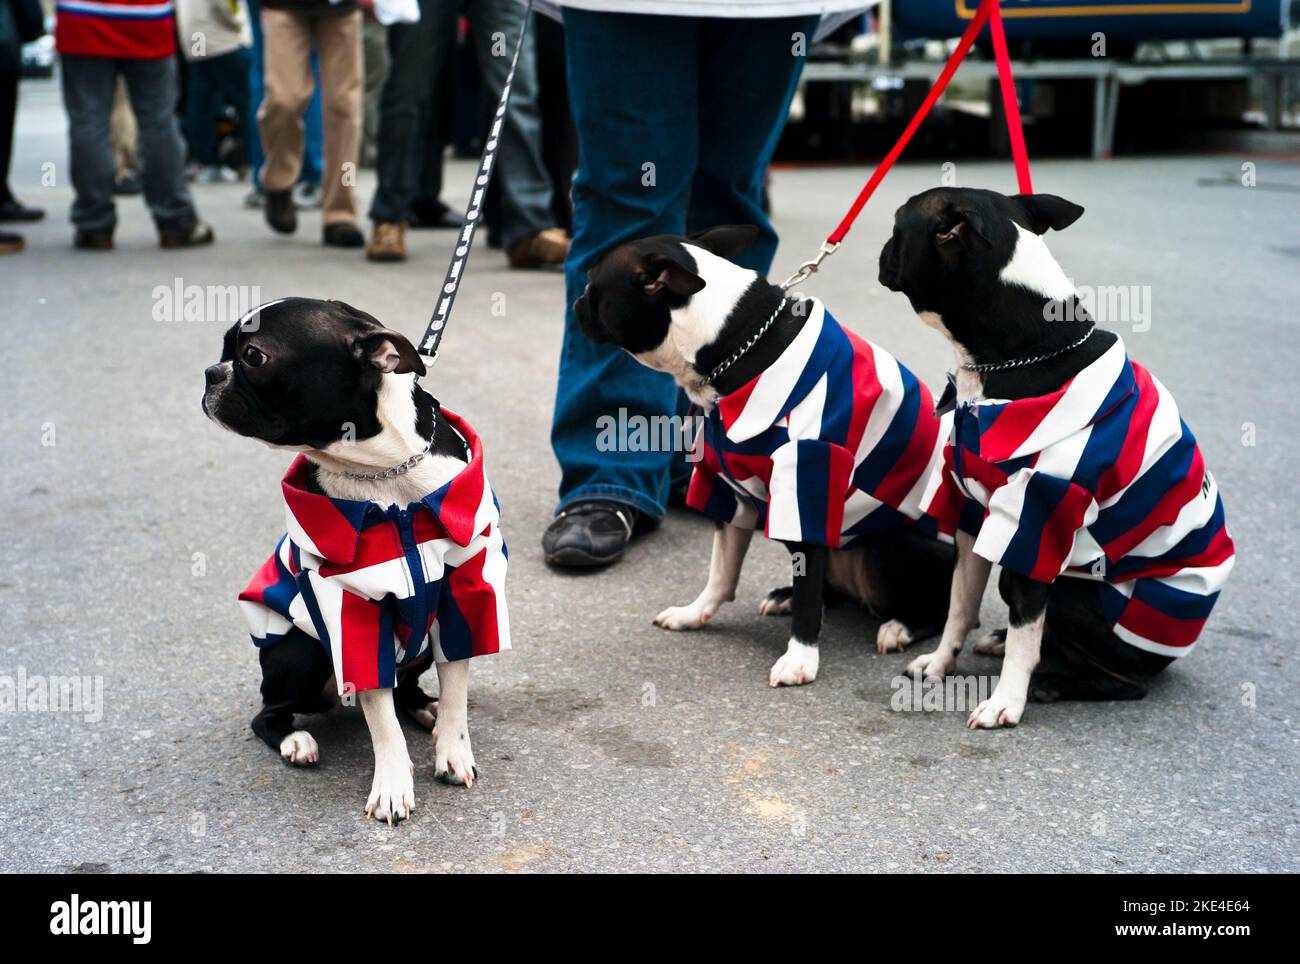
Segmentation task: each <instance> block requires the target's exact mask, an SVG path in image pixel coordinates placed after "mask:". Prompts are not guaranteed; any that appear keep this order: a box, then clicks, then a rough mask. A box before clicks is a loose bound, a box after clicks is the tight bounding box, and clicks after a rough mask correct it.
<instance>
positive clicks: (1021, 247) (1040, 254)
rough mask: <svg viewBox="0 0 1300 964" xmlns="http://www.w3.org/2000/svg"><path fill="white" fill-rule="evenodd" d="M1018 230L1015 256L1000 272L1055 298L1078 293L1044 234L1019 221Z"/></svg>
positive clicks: (1009, 281)
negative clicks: (1042, 236)
mask: <svg viewBox="0 0 1300 964" xmlns="http://www.w3.org/2000/svg"><path fill="white" fill-rule="evenodd" d="M1012 223H1013V224H1014V223H1015V222H1012ZM1016 234H1017V239H1016V249H1015V251H1013V252H1011V260H1010V261H1008V262H1007V264H1006V267H1005V268H1003V269H1002V273H1001V274H1000V275H999V277H1000V278H1001V279H1002V281H1003V283H1004V284H1009V285H1019V286H1020V287H1022V288H1025V289H1027V290H1029V291H1032V292H1034V293H1035V294H1040V295H1042V296H1043V297H1044V298H1050V299H1052V300H1053V301H1065V300H1066V299H1067V298H1071V297H1074V296H1076V295H1078V293H1079V292H1078V290H1077V289H1076V288H1075V287H1074V285H1073V283H1071V281H1070V279H1069V278H1067V277H1066V276H1065V272H1064V271H1062V270H1061V266H1060V265H1059V264H1057V263H1056V259H1055V258H1053V257H1052V252H1050V251H1048V250H1047V244H1046V242H1044V241H1043V239H1042V238H1040V237H1039V236H1038V235H1036V234H1034V232H1032V231H1026V230H1025V229H1024V228H1022V227H1021V226H1020V225H1018V224H1017V225H1016Z"/></svg>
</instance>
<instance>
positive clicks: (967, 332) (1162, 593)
mask: <svg viewBox="0 0 1300 964" xmlns="http://www.w3.org/2000/svg"><path fill="white" fill-rule="evenodd" d="M1082 213H1083V208H1081V207H1079V206H1078V205H1077V204H1072V203H1071V202H1069V201H1066V200H1064V199H1062V198H1059V197H1054V196H1052V195H1044V194H1035V195H1017V196H1015V197H1005V196H1003V195H1001V194H996V193H994V192H991V191H980V190H970V189H958V188H936V189H934V190H931V191H926V192H925V193H923V194H918V195H917V196H916V197H914V198H912V199H911V200H909V201H908V202H907V203H906V204H904V205H903V206H902V207H901V208H899V209H898V212H897V214H896V215H895V219H894V232H893V237H892V238H891V239H890V240H889V241H888V243H886V245H885V246H884V249H883V250H882V251H881V254H880V281H881V283H882V284H883V285H885V286H886V287H888V288H889V289H891V290H893V291H899V292H902V293H903V294H905V295H907V297H908V299H909V300H910V301H911V303H912V307H913V308H914V309H915V310H916V311H917V313H918V314H919V315H920V317H921V319H922V320H923V321H924V322H925V323H926V324H928V325H930V326H932V327H934V328H936V329H937V330H939V331H940V332H941V333H943V334H944V335H945V336H946V337H947V338H948V340H949V341H950V342H951V343H952V346H953V348H954V349H955V351H956V357H957V366H958V368H957V374H956V377H955V379H954V380H952V381H951V383H950V386H949V388H950V396H952V397H950V398H949V402H950V403H951V404H952V405H954V406H955V421H954V427H953V436H952V442H953V444H952V447H951V449H950V450H949V453H948V461H949V464H950V467H951V470H952V474H953V476H954V477H955V479H956V481H957V483H958V484H959V485H960V486H961V488H962V489H963V490H964V492H965V494H966V495H967V496H968V497H969V498H970V499H972V500H974V501H975V502H976V503H978V505H979V506H982V507H983V510H984V511H983V520H982V522H980V523H978V525H977V526H976V527H975V528H976V529H977V531H978V535H968V534H966V533H960V534H959V535H958V538H957V565H956V572H955V574H954V577H953V580H952V598H951V601H950V604H949V606H948V618H947V623H946V625H945V627H944V630H943V634H942V637H941V639H940V642H939V646H938V648H937V649H936V650H935V651H934V652H932V653H929V654H927V655H924V656H921V657H918V658H917V659H915V660H914V661H913V662H912V663H911V664H910V666H909V669H910V671H911V672H912V673H913V674H915V675H922V674H923V675H924V676H926V677H930V678H940V677H943V676H944V675H945V674H948V673H951V672H952V671H953V669H954V667H955V664H956V656H957V653H958V652H959V651H960V650H961V648H962V644H963V641H964V639H965V637H966V634H967V632H968V631H969V630H970V629H971V628H972V627H974V626H975V625H976V624H977V620H978V617H979V609H980V600H981V597H982V596H983V592H984V588H985V585H986V583H987V580H988V577H989V572H990V568H991V566H992V564H993V563H995V562H996V563H999V564H1000V565H1001V566H1002V567H1003V570H1002V576H1001V579H1000V584H999V587H1000V590H1001V594H1002V597H1003V598H1004V599H1005V601H1006V602H1007V604H1008V606H1009V607H1010V614H1011V619H1010V628H1009V630H1008V631H1007V636H1006V642H1005V657H1004V660H1003V664H1002V674H1001V677H1000V678H999V681H998V684H997V686H996V688H995V689H994V691H993V693H992V694H991V696H990V698H989V699H988V700H986V701H984V702H983V703H981V704H980V705H979V706H978V707H977V708H976V709H975V711H974V712H973V713H972V714H971V716H970V718H969V720H968V725H969V726H970V727H971V728H976V727H981V728H989V727H997V726H1014V725H1015V724H1016V723H1018V722H1019V721H1020V719H1021V715H1022V714H1023V712H1024V709H1025V703H1026V699H1027V698H1029V697H1030V696H1031V695H1032V696H1033V698H1036V699H1045V700H1046V699H1095V700H1105V699H1138V698H1141V697H1142V696H1143V695H1145V693H1146V691H1147V686H1148V683H1149V681H1150V680H1151V678H1152V677H1154V676H1155V675H1156V674H1157V673H1159V672H1160V671H1161V670H1162V669H1164V668H1165V667H1166V666H1167V665H1168V664H1169V663H1170V662H1171V661H1172V659H1173V658H1174V657H1177V656H1181V655H1184V654H1185V653H1186V652H1188V651H1189V650H1190V649H1191V648H1192V645H1193V644H1194V643H1195V641H1196V638H1197V636H1198V634H1199V633H1200V631H1201V627H1202V626H1203V625H1204V622H1205V620H1206V618H1207V617H1208V615H1209V613H1210V609H1211V608H1212V607H1213V605H1214V602H1215V600H1216V599H1217V597H1218V593H1219V589H1220V587H1221V586H1222V585H1223V583H1224V580H1225V579H1226V578H1227V575H1228V573H1229V571H1230V570H1231V568H1232V562H1233V546H1232V540H1231V538H1230V536H1229V535H1228V531H1227V528H1226V525H1225V524H1224V518H1223V505H1222V502H1221V500H1220V498H1219V493H1218V487H1217V485H1216V484H1215V481H1214V478H1213V476H1212V475H1210V473H1209V472H1208V470H1207V469H1206V468H1205V463H1204V460H1203V458H1202V456H1201V452H1200V449H1199V447H1198V446H1197V444H1196V441H1195V439H1194V438H1193V437H1192V435H1191V433H1190V431H1188V429H1187V426H1186V425H1185V424H1184V423H1183V422H1182V420H1181V418H1180V417H1179V413H1178V409H1177V406H1176V405H1175V404H1174V401H1173V398H1172V396H1170V394H1169V392H1168V391H1167V390H1166V389H1165V388H1164V386H1163V385H1161V384H1160V383H1159V382H1158V381H1157V380H1156V379H1155V378H1154V377H1153V376H1152V375H1151V374H1150V373H1149V372H1147V371H1146V370H1145V369H1144V368H1143V367H1142V366H1140V365H1138V364H1137V363H1135V362H1131V361H1130V360H1129V359H1128V357H1127V355H1126V353H1125V350H1124V345H1123V342H1122V341H1121V340H1120V338H1119V336H1118V335H1116V334H1114V333H1113V332H1110V331H1102V330H1100V329H1098V328H1096V327H1095V326H1094V323H1093V319H1092V318H1091V317H1090V316H1089V314H1088V313H1087V311H1086V310H1085V308H1084V306H1083V304H1081V302H1080V298H1079V296H1078V292H1077V290H1076V288H1075V287H1074V285H1073V284H1072V283H1071V282H1070V280H1069V279H1068V278H1067V277H1066V275H1065V272H1064V271H1062V270H1061V268H1060V266H1059V265H1058V264H1057V262H1056V261H1055V260H1054V259H1053V258H1052V256H1051V254H1050V253H1049V252H1048V250H1047V246H1046V245H1045V244H1044V243H1043V240H1042V237H1041V235H1042V234H1044V233H1045V232H1046V231H1047V230H1048V229H1049V228H1050V229H1054V230H1057V231H1059V230H1062V229H1063V228H1066V227H1068V226H1069V225H1070V224H1072V223H1073V222H1074V221H1075V220H1077V219H1078V218H1079V216H1080V215H1081V214H1082ZM977 648H978V645H977Z"/></svg>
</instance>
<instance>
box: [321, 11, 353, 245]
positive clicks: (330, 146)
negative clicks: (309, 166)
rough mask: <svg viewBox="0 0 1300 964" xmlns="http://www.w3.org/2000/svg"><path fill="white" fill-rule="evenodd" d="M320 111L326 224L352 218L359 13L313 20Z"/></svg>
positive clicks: (346, 222) (342, 222)
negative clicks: (319, 86) (322, 129)
mask: <svg viewBox="0 0 1300 964" xmlns="http://www.w3.org/2000/svg"><path fill="white" fill-rule="evenodd" d="M313 27H314V28H315V40H316V56H317V58H318V59H319V61H320V82H321V93H322V95H323V97H322V104H323V106H324V108H325V168H324V171H323V172H322V174H321V190H322V195H323V196H322V198H321V216H322V219H323V220H324V222H325V223H326V224H348V223H355V222H356V220H357V205H356V192H355V187H356V183H357V162H358V161H359V159H360V158H359V153H360V150H361V99H362V92H363V90H364V80H363V78H364V71H363V70H362V56H361V11H359V10H357V11H353V12H352V13H346V14H341V15H340V14H335V15H326V16H320V17H316V18H314V22H313Z"/></svg>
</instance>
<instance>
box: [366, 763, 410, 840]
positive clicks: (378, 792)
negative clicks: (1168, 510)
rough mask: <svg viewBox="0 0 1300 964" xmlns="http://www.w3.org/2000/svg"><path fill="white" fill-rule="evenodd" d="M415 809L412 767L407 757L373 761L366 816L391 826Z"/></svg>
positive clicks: (408, 815)
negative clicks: (372, 778)
mask: <svg viewBox="0 0 1300 964" xmlns="http://www.w3.org/2000/svg"><path fill="white" fill-rule="evenodd" d="M414 810H415V778H414V768H413V767H412V766H411V760H410V758H409V757H404V758H401V759H393V760H387V761H383V762H380V761H375V779H374V781H373V782H372V783H371V784H370V796H369V798H367V800H366V816H368V817H373V818H374V819H376V820H378V821H380V822H381V823H387V824H388V825H389V826H390V827H391V826H392V825H393V824H394V823H396V822H398V821H399V820H405V819H407V818H408V817H410V816H411V813H412V812H413V811H414Z"/></svg>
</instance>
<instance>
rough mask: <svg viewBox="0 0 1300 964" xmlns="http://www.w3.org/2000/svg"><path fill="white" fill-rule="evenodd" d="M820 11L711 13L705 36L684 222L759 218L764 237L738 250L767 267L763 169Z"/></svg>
mask: <svg viewBox="0 0 1300 964" xmlns="http://www.w3.org/2000/svg"><path fill="white" fill-rule="evenodd" d="M816 27H817V17H815V16H813V17H781V18H775V19H761V20H760V19H754V20H745V19H736V20H707V21H705V23H704V26H703V28H702V32H703V39H702V40H701V42H700V163H699V167H698V168H697V169H696V172H695V180H694V183H693V185H692V187H691V202H690V210H689V211H688V212H687V216H686V221H687V224H686V228H687V230H688V231H690V232H694V231H702V230H704V229H706V228H711V227H714V226H716V225H719V224H754V225H757V226H758V228H759V230H760V235H759V239H758V242H757V243H756V244H755V245H754V246H753V247H752V248H750V249H749V250H748V251H747V252H745V253H744V254H743V255H742V256H740V257H739V258H737V259H736V260H737V262H738V263H740V264H742V265H743V266H744V267H746V268H752V269H754V270H755V271H758V272H760V273H763V274H766V273H767V271H768V269H769V268H770V267H771V266H772V258H773V256H774V255H775V254H776V242H777V239H776V232H775V231H774V230H773V228H772V223H771V221H769V220H768V217H767V215H766V214H765V213H764V212H763V207H762V195H763V174H764V172H765V171H766V170H767V165H768V162H769V161H771V159H772V152H773V151H774V150H776V144H777V141H778V140H779V139H780V137H781V131H782V129H783V128H784V127H785V120H786V116H787V115H788V114H789V111H790V100H791V99H792V98H793V97H794V91H795V87H796V86H797V85H798V82H799V74H800V73H801V72H802V70H803V64H804V57H802V56H795V55H794V52H793V51H794V47H795V39H794V37H793V35H794V34H796V33H802V34H803V36H804V37H805V38H806V42H805V44H804V46H803V47H802V48H800V49H807V47H808V46H809V43H810V42H811V40H812V36H813V31H814V30H816Z"/></svg>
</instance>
